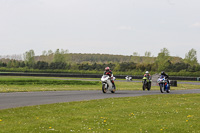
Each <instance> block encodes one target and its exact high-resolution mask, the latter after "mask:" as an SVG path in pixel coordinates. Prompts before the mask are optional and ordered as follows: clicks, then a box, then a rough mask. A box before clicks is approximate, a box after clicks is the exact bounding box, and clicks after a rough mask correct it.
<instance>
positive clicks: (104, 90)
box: [102, 84, 107, 93]
mask: <svg viewBox="0 0 200 133" xmlns="http://www.w3.org/2000/svg"><path fill="white" fill-rule="evenodd" d="M102 92H103V93H106V92H107V88H106V86H105V84H103V85H102Z"/></svg>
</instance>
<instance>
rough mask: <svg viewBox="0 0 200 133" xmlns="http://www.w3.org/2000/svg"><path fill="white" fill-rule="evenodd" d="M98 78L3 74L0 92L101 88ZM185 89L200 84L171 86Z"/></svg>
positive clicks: (134, 86) (124, 85) (121, 85)
mask: <svg viewBox="0 0 200 133" xmlns="http://www.w3.org/2000/svg"><path fill="white" fill-rule="evenodd" d="M69 79H73V80H69ZM84 80H86V79H84ZM87 80H90V79H87ZM92 80H94V79H92ZM96 80H99V81H79V80H77V78H55V77H12V76H11V77H7V76H1V77H0V92H29V91H61V90H101V82H100V79H96ZM138 81H141V80H138ZM115 84H116V87H117V90H142V82H119V81H118V80H116V81H115ZM184 89H200V85H192V84H178V87H171V90H184ZM151 90H159V86H152V88H151Z"/></svg>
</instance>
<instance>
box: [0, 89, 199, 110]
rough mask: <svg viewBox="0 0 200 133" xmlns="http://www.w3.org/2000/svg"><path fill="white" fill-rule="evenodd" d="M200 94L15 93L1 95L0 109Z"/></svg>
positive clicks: (195, 91) (183, 92)
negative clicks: (148, 96)
mask: <svg viewBox="0 0 200 133" xmlns="http://www.w3.org/2000/svg"><path fill="white" fill-rule="evenodd" d="M190 93H200V89H194V90H172V91H171V92H170V93H169V94H168V93H164V94H161V93H160V91H116V93H115V94H112V93H110V92H108V93H106V94H103V93H102V91H100V90H99V91H44V92H14V93H0V109H8V108H15V107H23V106H32V105H41V104H51V103H62V102H71V101H83V100H92V99H104V98H114V97H135V96H143V95H156V94H159V95H171V94H190Z"/></svg>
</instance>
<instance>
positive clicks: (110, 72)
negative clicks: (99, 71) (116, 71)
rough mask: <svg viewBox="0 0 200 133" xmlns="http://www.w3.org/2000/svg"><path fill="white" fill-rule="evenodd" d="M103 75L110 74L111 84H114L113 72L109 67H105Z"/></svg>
mask: <svg viewBox="0 0 200 133" xmlns="http://www.w3.org/2000/svg"><path fill="white" fill-rule="evenodd" d="M104 75H108V76H110V77H111V82H112V84H113V86H115V83H114V79H113V73H112V71H111V70H110V67H106V68H105V71H104Z"/></svg>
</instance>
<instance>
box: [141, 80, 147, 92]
mask: <svg viewBox="0 0 200 133" xmlns="http://www.w3.org/2000/svg"><path fill="white" fill-rule="evenodd" d="M145 88H146V85H145V82H143V85H142V89H143V91H145Z"/></svg>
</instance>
